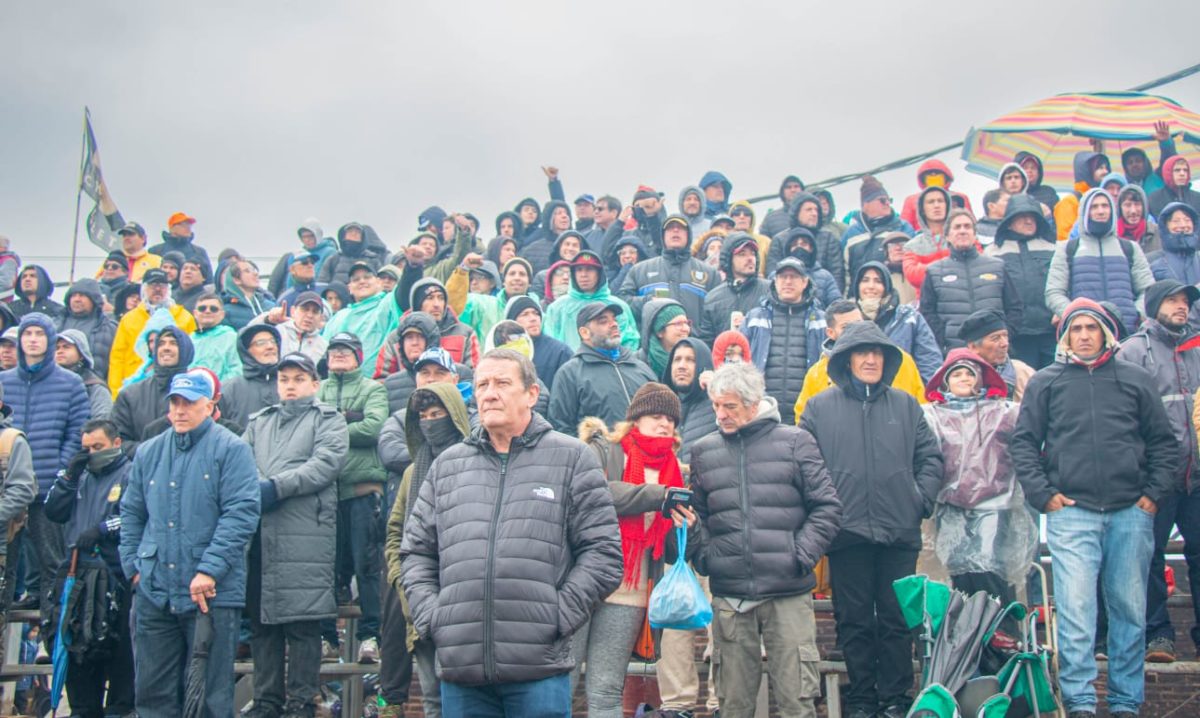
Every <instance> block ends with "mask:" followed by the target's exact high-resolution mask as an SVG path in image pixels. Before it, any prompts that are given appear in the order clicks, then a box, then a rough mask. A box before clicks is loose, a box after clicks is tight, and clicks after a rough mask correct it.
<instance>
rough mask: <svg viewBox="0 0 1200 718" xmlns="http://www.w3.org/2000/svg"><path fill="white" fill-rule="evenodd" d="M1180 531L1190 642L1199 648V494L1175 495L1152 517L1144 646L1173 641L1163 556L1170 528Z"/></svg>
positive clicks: (1198, 492) (1173, 633)
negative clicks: (1191, 620) (1190, 622)
mask: <svg viewBox="0 0 1200 718" xmlns="http://www.w3.org/2000/svg"><path fill="white" fill-rule="evenodd" d="M1173 526H1178V527H1179V533H1180V534H1181V535H1182V536H1183V557H1184V559H1185V560H1186V561H1187V567H1188V570H1187V573H1188V585H1189V586H1190V589H1191V590H1190V593H1191V596H1192V612H1193V613H1194V614H1195V619H1196V620H1195V624H1194V625H1193V626H1192V642H1193V643H1194V644H1195V645H1196V646H1198V647H1200V491H1197V492H1196V493H1193V494H1190V495H1189V494H1182V493H1180V494H1175V495H1174V496H1172V497H1171V498H1170V499H1167V500H1166V501H1163V502H1162V504H1160V505H1159V507H1158V514H1157V515H1155V517H1154V558H1153V559H1152V560H1151V561H1150V579H1149V581H1150V582H1149V586H1148V588H1147V591H1146V642H1147V643H1149V642H1150V641H1152V640H1154V639H1155V638H1169V639H1171V641H1172V642H1174V641H1175V627H1174V626H1172V625H1171V616H1170V615H1168V613H1167V579H1166V577H1165V576H1164V575H1163V569H1164V568H1165V567H1166V560H1165V557H1164V556H1163V553H1164V552H1165V551H1166V548H1167V542H1168V541H1169V540H1170V538H1171V528H1172V527H1173Z"/></svg>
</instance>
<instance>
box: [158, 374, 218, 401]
mask: <svg viewBox="0 0 1200 718" xmlns="http://www.w3.org/2000/svg"><path fill="white" fill-rule="evenodd" d="M214 393H216V387H215V386H213V380H212V377H211V376H209V375H208V373H207V372H203V371H197V370H195V369H193V370H192V371H186V372H184V373H182V374H176V375H175V378H174V379H172V380H171V390H170V391H169V392H167V396H168V397H172V396H180V397H183V398H184V399H186V400H187V401H199V400H201V399H211V398H213V394H214Z"/></svg>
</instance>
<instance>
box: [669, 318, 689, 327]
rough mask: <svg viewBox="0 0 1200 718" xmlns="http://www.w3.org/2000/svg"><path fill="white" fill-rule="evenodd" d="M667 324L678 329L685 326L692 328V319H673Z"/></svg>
mask: <svg viewBox="0 0 1200 718" xmlns="http://www.w3.org/2000/svg"><path fill="white" fill-rule="evenodd" d="M667 326H668V327H674V328H676V329H682V328H684V327H688V328H691V326H692V320H691V319H672V320H671V321H669V322H667Z"/></svg>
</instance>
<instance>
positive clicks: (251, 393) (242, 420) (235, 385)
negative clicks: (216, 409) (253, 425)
mask: <svg viewBox="0 0 1200 718" xmlns="http://www.w3.org/2000/svg"><path fill="white" fill-rule="evenodd" d="M262 331H268V332H272V333H273V334H274V335H275V341H276V343H278V342H279V331H278V330H277V329H275V327H273V326H271V325H269V324H251V325H250V326H248V327H245V328H244V329H242V331H240V332H238V356H239V357H241V359H242V375H241V376H235V377H234V378H232V379H230V380H229V381H227V382H225V384H224V385H223V386H222V387H221V401H220V402H219V403H220V406H221V416H223V417H225V418H226V419H229V420H230V421H234V422H237V423H238V424H241V425H242V426H249V425H250V415H251V414H253V413H254V412H256V411H260V410H262V409H265V408H267V407H268V406H271V405H273V404H278V403H279V388H278V387H277V386H276V385H275V375H276V374H278V369H277V367H276V365H275V364H260V363H258V361H256V360H255V359H254V357H252V356H250V338H251V337H252V336H253V335H255V334H257V333H259V332H262Z"/></svg>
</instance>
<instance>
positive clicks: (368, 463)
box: [317, 371, 388, 501]
mask: <svg viewBox="0 0 1200 718" xmlns="http://www.w3.org/2000/svg"><path fill="white" fill-rule="evenodd" d="M317 398H318V399H319V400H320V401H322V402H324V403H326V404H328V405H329V406H332V407H334V408H335V409H337V410H338V411H339V412H340V413H342V415H343V416H344V415H345V414H346V412H347V411H349V412H352V413H351V415H350V416H348V417H346V428H347V429H348V430H349V433H350V450H349V451H348V452H347V453H346V463H345V464H343V466H342V473H341V475H340V476H338V500H339V501H344V500H345V499H352V498H354V497H355V496H359V495H361V492H362V490H361V489H357V488H356V485H357V484H370V483H373V484H379V491H380V492H381V493H382V490H383V482H384V481H386V480H387V471H386V470H384V468H383V463H382V462H381V461H380V460H379V455H378V454H377V453H376V451H375V444H376V443H377V441H378V439H379V432H380V430H381V429H383V422H385V421H387V417H388V401H387V389H385V388H384V387H383V384H380V383H379V382H377V381H375V380H374V379H368V378H366V377H365V376H363V375H362V372H358V371H351V372H346V373H345V374H335V373H331V374H330V375H329V378H328V379H326V380H325V381H323V382H321V388H320V390H319V391H318V392H317ZM359 413H361V414H362V418H361V419H359V418H358V414H359Z"/></svg>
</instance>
